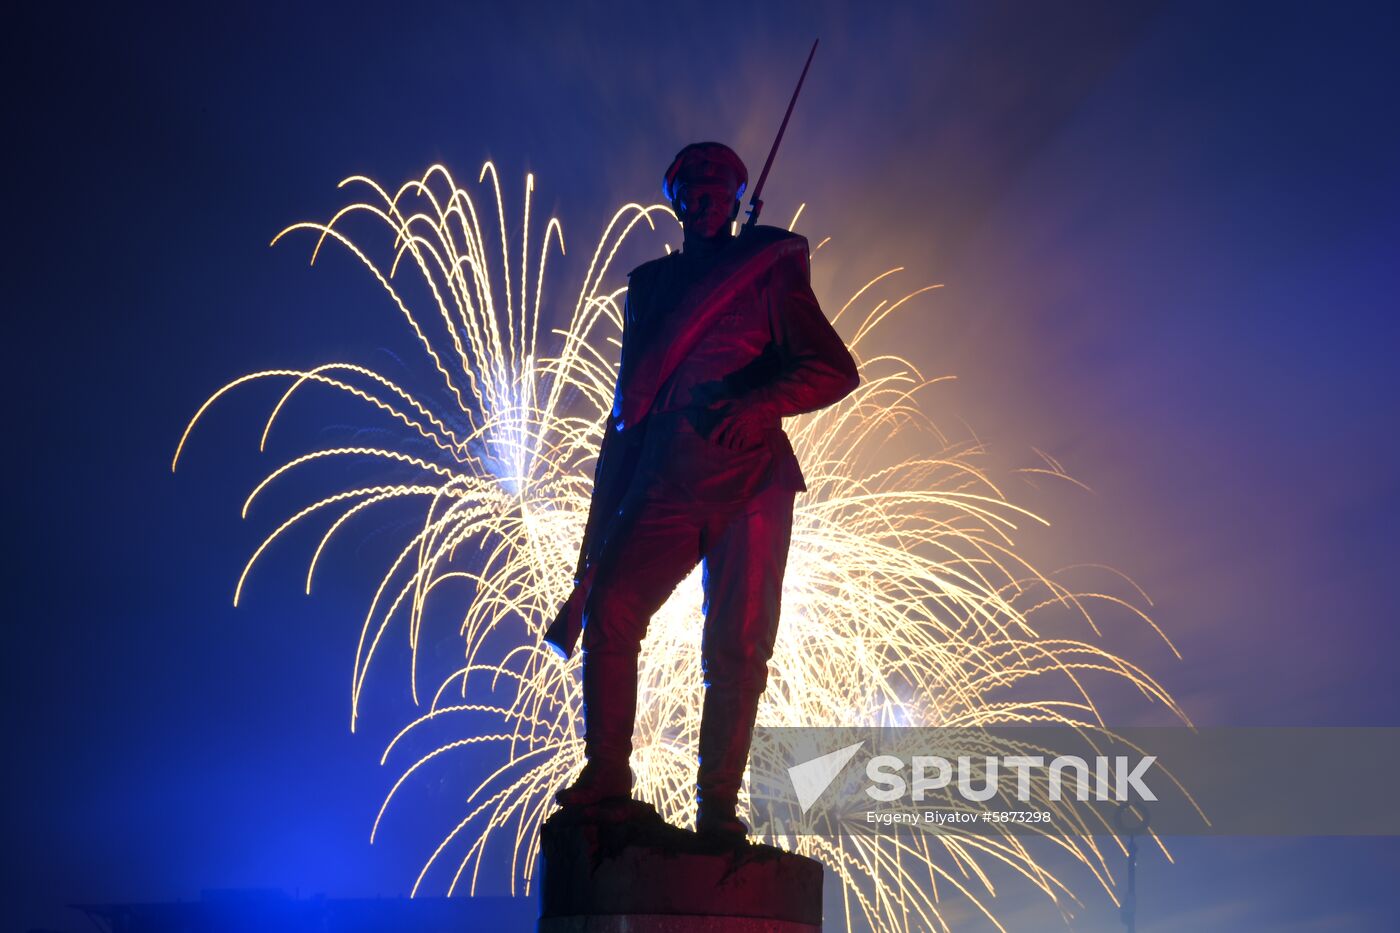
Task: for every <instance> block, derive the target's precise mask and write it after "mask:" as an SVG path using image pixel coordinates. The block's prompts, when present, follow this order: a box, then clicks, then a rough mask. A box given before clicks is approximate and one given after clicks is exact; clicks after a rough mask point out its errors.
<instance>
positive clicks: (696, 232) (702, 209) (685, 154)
mask: <svg viewBox="0 0 1400 933" xmlns="http://www.w3.org/2000/svg"><path fill="white" fill-rule="evenodd" d="M748 184H749V171H748V169H747V168H745V167H744V162H743V160H742V159H740V158H739V156H738V155H736V154H735V152H734V150H733V149H730V148H729V147H728V146H726V145H724V144H723V143H715V142H703V143H691V144H690V145H689V146H686V147H685V148H684V149H682V150H681V151H680V152H678V153H676V157H675V158H674V159H673V160H671V166H670V168H668V169H666V176H665V179H664V180H663V182H662V185H661V190H662V192H663V193H664V194H665V195H666V197H667V199H668V200H670V202H671V208H672V209H673V210H674V211H675V212H676V217H677V218H679V219H680V222H681V226H682V227H684V228H685V232H686V235H687V236H689V237H700V238H701V239H706V240H708V239H711V238H713V237H716V236H719V235H721V234H722V233H726V232H727V231H728V228H729V224H730V223H732V222H733V220H734V219H735V218H736V217H738V216H739V197H740V195H742V194H743V193H744V189H745V188H747V187H748Z"/></svg>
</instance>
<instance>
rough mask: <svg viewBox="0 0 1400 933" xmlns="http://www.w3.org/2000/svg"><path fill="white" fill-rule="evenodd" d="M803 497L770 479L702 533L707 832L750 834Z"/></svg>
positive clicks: (703, 807)
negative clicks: (747, 795)
mask: <svg viewBox="0 0 1400 933" xmlns="http://www.w3.org/2000/svg"><path fill="white" fill-rule="evenodd" d="M795 495H796V494H795V493H794V492H793V491H792V490H790V489H786V488H784V487H783V486H781V485H780V484H778V483H773V484H770V485H769V486H768V487H767V488H766V489H765V490H763V491H761V492H759V493H758V494H757V495H756V496H754V498H753V499H752V500H750V501H749V502H748V503H747V504H746V505H745V506H744V507H743V508H741V509H740V510H739V511H738V512H736V513H733V514H731V516H730V517H729V518H728V519H727V520H726V521H724V522H722V523H721V522H716V523H715V524H714V527H711V528H706V530H705V535H704V537H703V538H702V542H701V548H702V555H703V559H704V589H705V631H704V636H703V639H702V643H701V669H702V670H703V671H704V675H705V705H704V711H703V713H702V715H701V720H700V764H699V769H698V771H697V779H696V800H697V803H698V804H699V809H698V813H697V817H696V829H697V830H698V831H701V832H706V833H715V834H718V835H723V836H730V837H737V838H742V837H743V836H744V835H746V834H747V832H748V828H747V827H746V826H745V825H744V824H743V823H742V822H740V821H739V819H738V816H737V814H736V812H735V809H736V806H737V804H738V797H739V786H740V784H741V782H742V781H743V777H744V768H745V767H746V766H747V764H748V759H749V744H750V742H751V741H752V740H753V727H754V719H755V717H756V714H757V712H758V700H759V697H760V696H762V694H763V689H764V687H765V686H766V685H767V682H768V659H769V658H771V657H772V656H773V644H774V641H775V640H776V638H777V635H778V615H779V610H780V608H781V604H782V592H783V571H784V570H785V569H786V567H787V554H788V545H789V543H790V541H791V537H792V508H793V499H794V496H795Z"/></svg>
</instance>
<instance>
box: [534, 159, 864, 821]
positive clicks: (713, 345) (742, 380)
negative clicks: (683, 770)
mask: <svg viewBox="0 0 1400 933" xmlns="http://www.w3.org/2000/svg"><path fill="white" fill-rule="evenodd" d="M747 186H748V171H747V169H746V168H745V167H744V163H743V162H742V161H741V160H740V159H739V157H738V156H737V155H736V154H735V153H734V151H733V150H732V149H730V148H729V147H728V146H725V145H722V144H720V143H715V142H701V143H694V144H692V145H689V146H686V147H685V148H684V149H682V150H681V151H680V152H679V153H678V154H677V155H676V157H675V159H674V160H673V161H672V162H671V165H670V167H669V168H668V169H667V170H666V174H665V177H664V183H663V186H662V190H663V192H664V193H665V195H666V197H667V199H668V200H669V201H670V203H671V206H672V207H673V209H674V210H675V212H676V216H677V218H678V219H679V220H680V222H681V225H682V228H683V230H684V243H683V246H682V248H681V249H680V250H679V251H677V252H673V253H671V254H669V255H667V256H665V257H664V258H660V259H655V260H652V261H650V262H646V263H643V264H642V265H640V266H638V267H637V268H636V269H633V270H632V272H631V273H630V274H629V279H628V288H627V297H626V304H625V310H624V315H623V333H622V355H621V362H620V364H619V369H618V380H617V386H616V389H615V393H614V401H613V407H612V411H611V413H610V414H609V415H608V418H607V426H606V429H605V433H604V437H603V441H602V446H601V448H600V450H599V454H598V463H597V466H596V469H595V474H594V488H593V498H592V502H591V505H590V508H589V516H588V521H587V526H586V529H585V532H584V538H583V545H582V547H581V548H580V554H579V561H578V566H577V570H576V573H575V577H574V582H575V586H574V591H573V594H572V595H571V596H570V598H569V602H568V603H567V604H566V605H565V607H564V608H563V609H562V610H561V612H560V615H559V617H558V619H556V620H555V623H554V625H553V626H551V628H550V630H549V632H548V633H547V634H546V640H547V641H548V642H550V643H551V644H552V645H553V646H555V647H556V648H557V649H559V650H560V651H561V652H562V653H563V654H564V655H566V656H567V655H568V654H569V653H570V652H571V651H572V649H573V646H574V642H575V640H576V639H577V638H578V636H579V633H580V632H579V630H580V628H581V633H582V646H583V709H584V731H585V740H584V747H585V756H586V758H587V762H586V764H585V766H584V768H583V770H582V772H581V773H580V774H579V776H578V778H577V779H576V780H575V781H574V782H573V784H571V785H570V786H568V787H566V788H564V789H562V790H560V791H559V792H558V793H557V794H556V795H555V796H556V799H557V800H558V802H559V803H560V804H561V805H562V806H564V807H565V808H570V807H585V806H590V805H598V804H602V805H607V804H608V802H609V801H612V802H617V801H622V802H624V803H625V802H626V801H627V800H628V798H630V796H631V790H632V771H631V768H630V765H629V760H630V756H631V750H632V731H633V725H634V720H635V716H636V705H637V668H638V655H639V653H640V649H641V643H642V639H643V636H644V635H645V634H646V630H647V624H648V622H649V621H650V619H651V616H652V615H653V614H654V613H655V612H656V611H657V610H658V609H660V608H661V606H662V604H663V603H664V602H665V601H666V599H667V598H668V597H669V596H670V594H671V592H672V590H674V589H675V587H676V585H677V584H679V583H680V581H681V580H683V579H684V578H685V577H686V576H687V575H688V574H689V573H690V572H691V570H692V569H693V568H694V567H695V565H696V564H697V563H703V571H702V575H703V588H704V615H705V622H704V632H703V635H702V639H701V670H702V672H703V676H704V683H705V700H704V708H703V710H702V713H701V719H700V739H699V768H698V770H697V774H696V799H697V804H698V811H697V817H696V831H697V832H698V833H700V834H702V835H704V836H709V837H719V838H720V839H722V840H724V841H726V842H733V843H735V844H742V843H743V841H744V840H745V838H746V836H747V835H748V832H749V827H748V826H746V825H745V824H744V822H743V821H741V820H740V819H739V818H738V815H737V813H736V805H737V802H738V795H739V788H740V783H741V781H742V779H743V774H744V769H745V767H746V765H747V763H748V757H749V745H750V743H751V741H752V738H753V727H754V720H755V716H756V712H757V709H758V701H759V698H760V696H761V695H762V693H763V690H764V687H765V686H766V684H767V678H768V660H769V658H770V657H771V656H772V653H773V646H774V640H775V638H776V635H777V630H778V614H779V608H780V603H781V595H782V590H783V571H784V568H785V566H786V563H787V554H788V544H789V540H790V536H791V532H792V515H793V501H794V499H795V497H796V495H797V493H798V492H801V491H805V490H806V489H807V484H806V481H805V479H804V477H803V475H802V471H801V469H800V467H799V466H798V462H797V458H796V456H795V455H794V453H793V449H792V444H791V443H790V441H789V439H788V437H787V435H786V433H784V431H783V428H782V419H783V418H784V417H788V416H792V415H798V414H802V413H804V412H811V411H816V410H818V409H821V408H825V407H826V406H828V405H831V404H833V403H835V402H837V401H839V400H840V399H842V398H844V397H845V396H846V395H848V394H849V393H850V392H852V391H854V389H855V388H856V386H857V385H859V383H860V376H859V374H858V373H857V371H856V363H855V360H854V359H853V358H852V357H851V354H850V351H849V350H848V349H847V348H846V345H845V344H844V343H843V342H842V340H841V338H840V337H839V336H838V335H837V333H836V331H835V330H834V329H833V328H832V326H831V324H830V322H828V321H827V319H826V315H825V314H824V313H823V312H822V309H821V306H820V305H819V304H818V303H817V299H816V296H815V295H814V294H813V293H812V288H811V282H810V267H809V261H810V256H809V251H808V245H807V241H806V239H805V238H803V237H801V236H798V235H796V234H793V233H789V232H788V231H786V230H782V229H779V228H775V227H770V226H759V225H756V224H752V223H751V224H749V225H747V226H745V227H744V228H743V229H742V230H741V231H740V233H738V234H737V235H736V234H734V232H733V228H734V221H735V218H736V217H737V216H738V213H739V209H740V201H739V198H740V196H741V195H742V193H743V191H744V189H745V188H746V187H747Z"/></svg>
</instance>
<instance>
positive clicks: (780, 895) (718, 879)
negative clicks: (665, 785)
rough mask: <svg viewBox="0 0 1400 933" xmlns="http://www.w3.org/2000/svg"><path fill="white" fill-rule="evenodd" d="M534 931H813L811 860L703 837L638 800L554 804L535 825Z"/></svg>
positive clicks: (818, 906) (815, 888) (817, 877)
mask: <svg viewBox="0 0 1400 933" xmlns="http://www.w3.org/2000/svg"><path fill="white" fill-rule="evenodd" d="M540 835H541V839H540V842H541V845H540V860H541V867H542V872H541V885H540V908H541V909H540V922H539V928H538V933H585V931H586V933H818V931H820V930H821V922H822V866H821V863H820V862H817V861H814V860H812V859H809V858H806V857H805V856H801V855H794V854H792V853H791V852H785V851H783V850H782V849H778V848H774V847H773V846H768V845H752V844H749V843H741V844H738V845H733V844H726V843H722V842H713V841H709V840H707V839H706V838H704V837H701V836H697V835H696V834H695V833H693V832H690V831H688V830H684V829H678V828H676V827H674V826H671V825H669V824H667V823H666V822H665V821H663V820H662V819H661V818H660V816H658V815H657V813H656V810H655V809H654V808H653V807H652V806H651V805H650V804H645V803H638V802H635V801H633V802H631V803H629V804H627V805H614V806H612V807H586V808H576V809H566V810H561V811H560V812H558V813H556V814H555V815H554V816H552V817H551V818H550V819H549V820H547V821H546V822H545V824H544V826H543V827H542V828H541V830H540Z"/></svg>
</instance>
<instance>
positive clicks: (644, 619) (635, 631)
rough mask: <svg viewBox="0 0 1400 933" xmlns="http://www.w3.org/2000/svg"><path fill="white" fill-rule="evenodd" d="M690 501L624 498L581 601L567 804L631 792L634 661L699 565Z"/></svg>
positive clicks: (697, 521) (560, 795) (564, 796)
mask: <svg viewBox="0 0 1400 933" xmlns="http://www.w3.org/2000/svg"><path fill="white" fill-rule="evenodd" d="M686 506H687V503H683V502H675V501H671V500H668V499H665V498H659V497H649V496H643V495H636V496H633V495H629V496H628V497H627V498H626V499H625V501H624V502H623V503H622V505H621V506H620V507H619V514H618V516H617V520H616V523H615V524H614V525H613V526H612V527H611V528H610V529H609V532H608V537H607V540H606V541H605V542H604V544H603V546H602V549H601V550H600V552H599V555H598V569H597V573H596V575H595V576H594V579H593V585H592V587H591V588H590V590H589V594H588V598H587V600H586V601H585V603H584V626H583V638H582V644H583V716H584V755H585V756H586V757H587V759H588V762H587V764H586V765H585V767H584V770H583V773H582V774H581V775H580V776H579V779H578V780H577V781H575V782H574V784H573V785H571V786H570V787H568V788H565V789H564V790H562V791H560V792H559V793H558V794H557V795H556V799H558V801H559V802H560V803H561V804H563V805H564V806H574V805H583V804H591V803H595V802H597V801H598V800H601V799H604V798H608V797H623V796H627V795H629V794H630V793H631V790H632V772H631V768H630V765H629V759H630V758H631V754H632V729H633V726H634V723H635V720H636V715H637V656H638V654H639V653H640V651H641V645H642V639H643V638H644V637H645V636H646V631H647V624H648V623H649V622H650V621H651V617H652V616H653V615H654V614H655V613H656V611H657V610H658V609H660V608H661V606H662V605H663V604H664V603H665V602H666V599H667V597H669V596H670V595H671V592H672V591H673V590H674V589H675V588H676V585H677V584H679V583H680V582H681V580H683V579H685V576H686V574H688V573H689V572H690V571H691V570H692V569H693V568H694V567H695V565H696V563H698V562H699V560H700V519H699V518H698V517H697V516H696V514H695V510H694V509H692V508H687V507H686Z"/></svg>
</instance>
